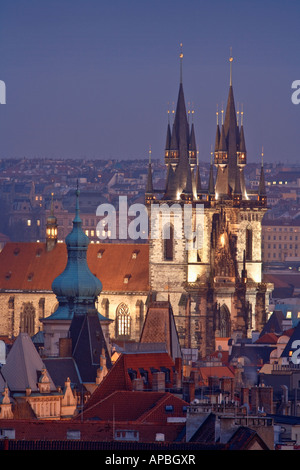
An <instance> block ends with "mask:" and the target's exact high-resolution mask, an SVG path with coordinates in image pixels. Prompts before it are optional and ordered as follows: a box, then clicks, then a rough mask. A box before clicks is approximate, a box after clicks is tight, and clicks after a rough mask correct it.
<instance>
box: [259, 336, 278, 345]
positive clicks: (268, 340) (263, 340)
mask: <svg viewBox="0 0 300 470" xmlns="http://www.w3.org/2000/svg"><path fill="white" fill-rule="evenodd" d="M277 341H278V335H275V333H266V334H265V335H263V336H261V337H260V338H258V340H256V341H255V344H276V343H277Z"/></svg>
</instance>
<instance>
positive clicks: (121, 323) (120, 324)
mask: <svg viewBox="0 0 300 470" xmlns="http://www.w3.org/2000/svg"><path fill="white" fill-rule="evenodd" d="M130 320H131V319H130V312H129V308H128V305H126V304H125V303H123V302H122V303H121V304H120V305H119V306H118V308H117V322H116V325H117V336H130Z"/></svg>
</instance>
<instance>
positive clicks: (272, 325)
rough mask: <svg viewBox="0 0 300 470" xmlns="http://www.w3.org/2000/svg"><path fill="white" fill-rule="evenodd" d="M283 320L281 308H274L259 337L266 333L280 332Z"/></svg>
mask: <svg viewBox="0 0 300 470" xmlns="http://www.w3.org/2000/svg"><path fill="white" fill-rule="evenodd" d="M283 320H285V316H284V314H283V312H282V311H281V310H274V312H273V313H272V315H271V316H270V318H269V320H268V321H267V323H266V324H265V326H264V327H263V329H262V331H261V333H260V335H259V336H260V337H262V336H264V335H265V334H266V333H277V334H281V333H282V321H283Z"/></svg>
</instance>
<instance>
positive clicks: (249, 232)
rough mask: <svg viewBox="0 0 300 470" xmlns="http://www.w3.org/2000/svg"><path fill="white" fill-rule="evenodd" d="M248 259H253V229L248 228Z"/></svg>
mask: <svg viewBox="0 0 300 470" xmlns="http://www.w3.org/2000/svg"><path fill="white" fill-rule="evenodd" d="M246 259H247V260H248V261H251V260H252V229H251V228H247V229H246Z"/></svg>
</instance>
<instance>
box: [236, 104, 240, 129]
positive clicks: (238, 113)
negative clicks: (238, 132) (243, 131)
mask: <svg viewBox="0 0 300 470" xmlns="http://www.w3.org/2000/svg"><path fill="white" fill-rule="evenodd" d="M239 107H240V105H239V102H238V103H237V111H236V120H237V125H238V126H239V117H240V110H239Z"/></svg>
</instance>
